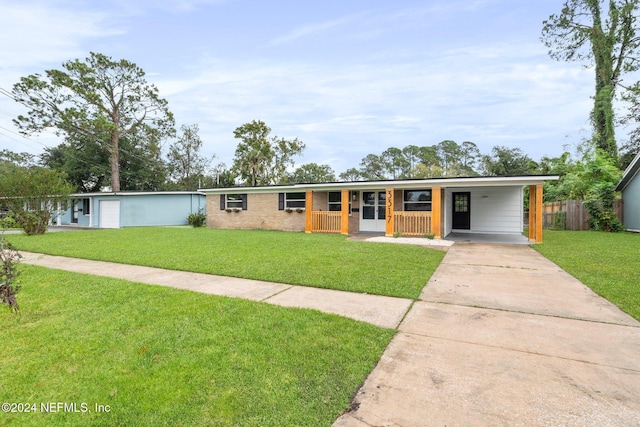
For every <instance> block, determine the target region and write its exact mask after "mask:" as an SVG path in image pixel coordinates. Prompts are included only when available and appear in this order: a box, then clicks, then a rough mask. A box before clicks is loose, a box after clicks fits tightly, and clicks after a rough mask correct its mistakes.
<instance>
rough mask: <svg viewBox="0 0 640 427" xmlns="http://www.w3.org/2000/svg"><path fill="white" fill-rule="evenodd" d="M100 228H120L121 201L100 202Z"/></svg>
mask: <svg viewBox="0 0 640 427" xmlns="http://www.w3.org/2000/svg"><path fill="white" fill-rule="evenodd" d="M100 228H120V200H100Z"/></svg>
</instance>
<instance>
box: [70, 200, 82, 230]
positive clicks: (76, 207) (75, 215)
mask: <svg viewBox="0 0 640 427" xmlns="http://www.w3.org/2000/svg"><path fill="white" fill-rule="evenodd" d="M80 202H81V201H80V200H74V201H73V215H71V224H77V223H78V210H79V209H80Z"/></svg>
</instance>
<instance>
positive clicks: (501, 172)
mask: <svg viewBox="0 0 640 427" xmlns="http://www.w3.org/2000/svg"><path fill="white" fill-rule="evenodd" d="M482 168H483V170H484V173H485V174H486V175H494V176H506V175H528V174H532V173H535V172H536V170H537V169H538V164H537V163H536V162H534V161H533V160H532V159H531V158H530V157H529V156H527V155H526V154H524V152H523V151H522V150H521V149H520V148H508V147H504V146H499V145H498V146H495V147H493V149H492V150H491V156H488V155H485V156H483V157H482Z"/></svg>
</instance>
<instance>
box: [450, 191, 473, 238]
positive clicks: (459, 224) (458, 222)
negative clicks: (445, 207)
mask: <svg viewBox="0 0 640 427" xmlns="http://www.w3.org/2000/svg"><path fill="white" fill-rule="evenodd" d="M452 196H453V219H452V224H451V228H453V229H454V230H470V229H471V193H453V194H452Z"/></svg>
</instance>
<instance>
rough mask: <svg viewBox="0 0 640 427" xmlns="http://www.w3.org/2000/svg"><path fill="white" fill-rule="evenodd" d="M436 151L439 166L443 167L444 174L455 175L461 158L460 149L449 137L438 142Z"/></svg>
mask: <svg viewBox="0 0 640 427" xmlns="http://www.w3.org/2000/svg"><path fill="white" fill-rule="evenodd" d="M436 152H437V153H438V157H439V158H440V166H441V167H442V168H443V169H444V173H445V176H456V175H457V171H458V169H459V166H460V163H461V160H462V149H461V148H460V146H459V145H458V144H457V143H456V142H455V141H451V140H449V139H447V140H445V141H442V142H440V143H439V144H438V145H437V146H436Z"/></svg>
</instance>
